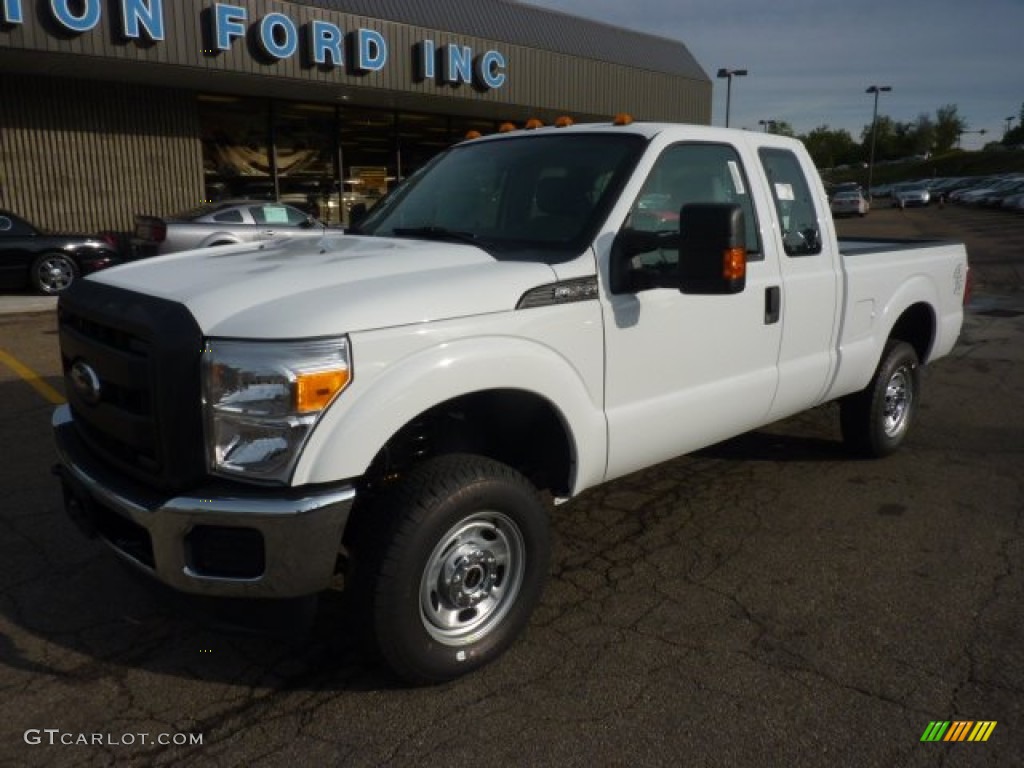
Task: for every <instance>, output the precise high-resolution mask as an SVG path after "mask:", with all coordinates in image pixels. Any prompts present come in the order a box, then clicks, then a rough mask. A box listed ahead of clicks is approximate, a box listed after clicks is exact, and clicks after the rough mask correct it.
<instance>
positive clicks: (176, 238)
mask: <svg viewBox="0 0 1024 768" xmlns="http://www.w3.org/2000/svg"><path fill="white" fill-rule="evenodd" d="M321 231H322V225H321V224H320V222H319V221H317V219H316V218H314V217H313V216H310V215H309V214H308V213H306V212H305V211H302V210H299V209H298V208H296V207H294V206H292V205H287V204H285V203H280V202H274V201H268V200H222V201H220V202H216V203H209V204H207V205H201V206H199V207H198V208H193V209H192V210H189V211H184V212H183V213H179V214H175V215H174V216H168V217H166V218H160V217H157V216H145V215H137V216H136V217H135V237H134V238H133V239H132V251H133V254H134V255H135V256H136V257H137V258H141V257H147V256H162V255H164V254H168V253H177V252H178V251H187V250H190V249H192V248H205V247H210V246H215V245H232V244H236V243H250V242H259V241H263V240H277V239H280V238H286V237H295V236H301V235H303V234H314V235H315V234H318V233H319V232H321Z"/></svg>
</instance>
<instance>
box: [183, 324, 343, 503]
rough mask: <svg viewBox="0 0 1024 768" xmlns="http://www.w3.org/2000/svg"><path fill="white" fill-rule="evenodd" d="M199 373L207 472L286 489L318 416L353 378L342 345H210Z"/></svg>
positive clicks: (339, 342) (327, 342)
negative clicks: (271, 482)
mask: <svg viewBox="0 0 1024 768" xmlns="http://www.w3.org/2000/svg"><path fill="white" fill-rule="evenodd" d="M202 375H203V406H204V411H205V413H204V416H205V426H206V450H207V461H208V464H209V466H210V468H211V470H212V471H213V472H215V473H217V474H221V475H228V476H236V477H245V478H249V479H253V480H264V481H274V482H280V483H287V482H288V480H289V478H290V477H291V473H292V470H294V469H295V463H296V461H298V457H299V451H300V450H301V449H302V446H303V444H304V443H305V441H306V438H307V437H308V436H309V433H310V432H312V430H313V427H314V425H315V424H316V422H317V419H319V417H320V414H321V413H323V411H324V409H325V408H327V406H328V405H330V403H331V402H332V401H333V400H334V398H335V397H337V396H338V394H339V393H340V392H341V391H342V390H343V389H345V387H346V386H348V383H349V381H351V379H352V366H351V360H350V356H349V348H348V339H346V338H339V339H317V340H315V341H299V342H264V341H259V342H256V341H226V340H220V339H209V340H207V343H206V350H205V351H204V354H203V366H202Z"/></svg>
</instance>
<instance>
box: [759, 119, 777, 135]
mask: <svg viewBox="0 0 1024 768" xmlns="http://www.w3.org/2000/svg"><path fill="white" fill-rule="evenodd" d="M757 124H758V125H763V126H764V132H765V133H770V132H771V131H774V130H775V121H774V120H758V121H757Z"/></svg>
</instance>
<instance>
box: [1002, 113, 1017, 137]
mask: <svg viewBox="0 0 1024 768" xmlns="http://www.w3.org/2000/svg"><path fill="white" fill-rule="evenodd" d="M1013 121H1014V116H1013V115H1010V116H1009V117H1008V118H1006V130H1005V131H1003V138H1004V139H1005V138H1006V134H1008V133H1009V132H1010V125H1011V124H1012V123H1013Z"/></svg>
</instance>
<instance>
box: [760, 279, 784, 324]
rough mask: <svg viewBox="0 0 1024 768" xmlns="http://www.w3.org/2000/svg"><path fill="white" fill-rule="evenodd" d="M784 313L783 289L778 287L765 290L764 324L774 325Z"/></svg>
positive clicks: (773, 286) (774, 286)
mask: <svg viewBox="0 0 1024 768" xmlns="http://www.w3.org/2000/svg"><path fill="white" fill-rule="evenodd" d="M781 311H782V289H781V288H779V286H777V285H772V286H769V287H768V288H765V289H764V324H765V325H774V324H775V323H777V322H779V314H780V313H781Z"/></svg>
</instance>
